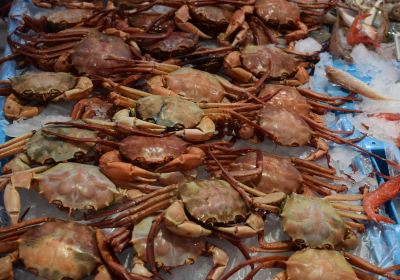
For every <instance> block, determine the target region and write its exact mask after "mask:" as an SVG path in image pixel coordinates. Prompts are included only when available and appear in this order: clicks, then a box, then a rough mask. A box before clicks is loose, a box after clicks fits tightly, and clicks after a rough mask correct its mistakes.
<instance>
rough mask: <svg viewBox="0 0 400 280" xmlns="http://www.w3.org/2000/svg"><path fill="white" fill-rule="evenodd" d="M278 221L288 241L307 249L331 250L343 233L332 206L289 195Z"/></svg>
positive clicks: (342, 239)
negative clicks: (288, 238)
mask: <svg viewBox="0 0 400 280" xmlns="http://www.w3.org/2000/svg"><path fill="white" fill-rule="evenodd" d="M281 217H282V225H283V230H284V231H285V232H286V233H287V234H288V235H289V236H290V237H291V239H292V240H293V241H294V242H297V243H299V245H305V246H308V247H311V248H335V247H336V246H337V245H340V244H342V243H343V241H344V239H345V235H346V232H347V231H346V224H345V222H344V221H343V219H342V218H341V217H340V215H339V214H338V213H337V212H336V210H335V209H334V208H333V207H332V205H330V203H329V202H328V201H325V200H323V199H321V198H318V197H306V196H302V195H298V194H296V193H293V194H292V195H290V196H289V197H288V198H287V199H286V202H285V205H284V207H283V210H282V213H281Z"/></svg>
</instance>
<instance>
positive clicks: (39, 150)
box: [26, 126, 97, 164]
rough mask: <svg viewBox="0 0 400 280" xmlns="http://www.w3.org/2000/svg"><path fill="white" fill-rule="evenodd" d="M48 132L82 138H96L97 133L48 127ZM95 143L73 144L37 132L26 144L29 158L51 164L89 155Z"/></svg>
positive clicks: (69, 128) (70, 128) (39, 131)
mask: <svg viewBox="0 0 400 280" xmlns="http://www.w3.org/2000/svg"><path fill="white" fill-rule="evenodd" d="M46 129H47V130H50V131H53V132H57V133H61V134H65V135H71V136H75V137H80V138H95V137H96V135H97V132H94V131H91V130H87V129H80V128H75V127H63V126H48V127H46ZM93 146H94V144H93V143H83V142H81V143H77V142H75V143H73V142H71V141H64V140H61V139H59V138H57V137H55V136H50V135H45V134H44V133H43V132H42V130H38V131H36V132H35V133H34V134H33V136H32V137H31V138H30V139H29V141H28V142H27V144H26V153H27V155H28V157H29V158H30V159H31V160H33V161H35V162H37V163H40V164H51V163H54V162H63V161H67V160H71V159H74V158H79V157H81V156H82V155H84V154H86V153H88V151H89V150H90V149H91V148H92V147H93Z"/></svg>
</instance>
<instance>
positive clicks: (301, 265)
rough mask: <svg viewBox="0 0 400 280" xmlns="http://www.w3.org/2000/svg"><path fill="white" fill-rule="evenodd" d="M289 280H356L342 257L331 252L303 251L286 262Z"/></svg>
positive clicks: (335, 252)
mask: <svg viewBox="0 0 400 280" xmlns="http://www.w3.org/2000/svg"><path fill="white" fill-rule="evenodd" d="M286 274H287V279H290V280H303V279H307V280H320V279H324V280H343V279H346V280H358V279H359V278H358V277H357V275H356V273H355V271H354V270H353V268H352V267H351V265H350V264H349V263H348V262H347V261H346V259H345V258H344V256H343V255H342V254H341V253H340V252H337V251H333V250H317V249H303V250H301V251H297V252H295V253H294V254H293V255H291V256H290V258H289V260H288V261H287V262H286Z"/></svg>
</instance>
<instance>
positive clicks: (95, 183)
mask: <svg viewBox="0 0 400 280" xmlns="http://www.w3.org/2000/svg"><path fill="white" fill-rule="evenodd" d="M34 179H35V181H36V182H37V188H38V190H39V192H40V193H41V194H42V195H43V196H44V197H46V199H47V200H48V201H50V202H52V203H55V202H58V203H59V204H60V205H62V206H63V207H67V208H69V209H72V210H74V209H82V210H86V209H96V210H97V209H101V208H104V207H107V206H109V205H110V204H111V203H112V202H113V200H114V197H115V195H116V194H117V193H118V191H117V188H116V186H115V185H114V183H113V182H111V181H110V179H108V178H107V177H106V176H105V175H104V174H103V173H101V172H100V170H99V168H98V167H97V166H93V165H88V164H80V163H72V162H68V163H59V164H57V165H56V166H54V167H52V168H50V169H48V170H46V171H45V172H43V173H40V174H37V175H35V177H34Z"/></svg>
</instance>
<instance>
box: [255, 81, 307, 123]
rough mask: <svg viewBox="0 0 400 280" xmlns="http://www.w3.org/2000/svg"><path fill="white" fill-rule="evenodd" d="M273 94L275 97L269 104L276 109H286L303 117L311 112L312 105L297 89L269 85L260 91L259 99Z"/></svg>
mask: <svg viewBox="0 0 400 280" xmlns="http://www.w3.org/2000/svg"><path fill="white" fill-rule="evenodd" d="M272 94H274V96H273V97H272V98H271V99H270V100H268V103H269V104H271V105H274V106H275V107H279V108H284V109H286V110H288V111H291V112H296V113H297V114H299V115H302V116H308V115H309V114H310V112H311V105H310V104H309V103H308V102H307V99H306V98H305V97H304V96H302V95H301V94H300V93H299V92H298V91H297V89H296V88H295V87H290V86H284V85H274V84H267V85H265V86H264V88H263V89H262V90H261V91H260V93H259V95H258V97H260V98H262V97H267V96H270V95H272Z"/></svg>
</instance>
